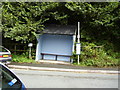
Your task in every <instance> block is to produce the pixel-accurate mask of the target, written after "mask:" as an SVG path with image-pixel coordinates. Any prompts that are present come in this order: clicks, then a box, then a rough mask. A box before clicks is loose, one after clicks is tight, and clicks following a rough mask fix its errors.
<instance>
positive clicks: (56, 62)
mask: <svg viewBox="0 0 120 90" xmlns="http://www.w3.org/2000/svg"><path fill="white" fill-rule="evenodd" d="M37 62H41V63H52V64H67V65H70V64H71V63H70V62H64V61H55V60H38V61H37Z"/></svg>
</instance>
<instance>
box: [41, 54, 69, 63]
mask: <svg viewBox="0 0 120 90" xmlns="http://www.w3.org/2000/svg"><path fill="white" fill-rule="evenodd" d="M41 55H42V59H44V56H45V55H53V56H55V60H56V61H57V60H58V56H63V57H70V62H71V55H59V54H50V53H41Z"/></svg>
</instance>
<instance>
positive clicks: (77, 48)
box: [76, 22, 81, 64]
mask: <svg viewBox="0 0 120 90" xmlns="http://www.w3.org/2000/svg"><path fill="white" fill-rule="evenodd" d="M80 49H81V44H80V22H78V35H77V43H76V54H77V55H78V64H80Z"/></svg>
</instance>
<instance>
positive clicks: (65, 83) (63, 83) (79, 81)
mask: <svg viewBox="0 0 120 90" xmlns="http://www.w3.org/2000/svg"><path fill="white" fill-rule="evenodd" d="M12 71H14V72H15V73H16V74H17V75H18V76H19V77H20V78H21V80H22V81H23V82H24V83H25V85H26V87H27V88H118V75H117V74H98V73H74V72H55V71H33V70H19V69H12Z"/></svg>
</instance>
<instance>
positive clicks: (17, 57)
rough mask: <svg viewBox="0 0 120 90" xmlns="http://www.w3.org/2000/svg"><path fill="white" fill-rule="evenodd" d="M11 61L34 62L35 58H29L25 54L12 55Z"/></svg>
mask: <svg viewBox="0 0 120 90" xmlns="http://www.w3.org/2000/svg"><path fill="white" fill-rule="evenodd" d="M12 56H13V58H12V62H18V63H35V60H33V59H29V58H28V57H26V55H12Z"/></svg>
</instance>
